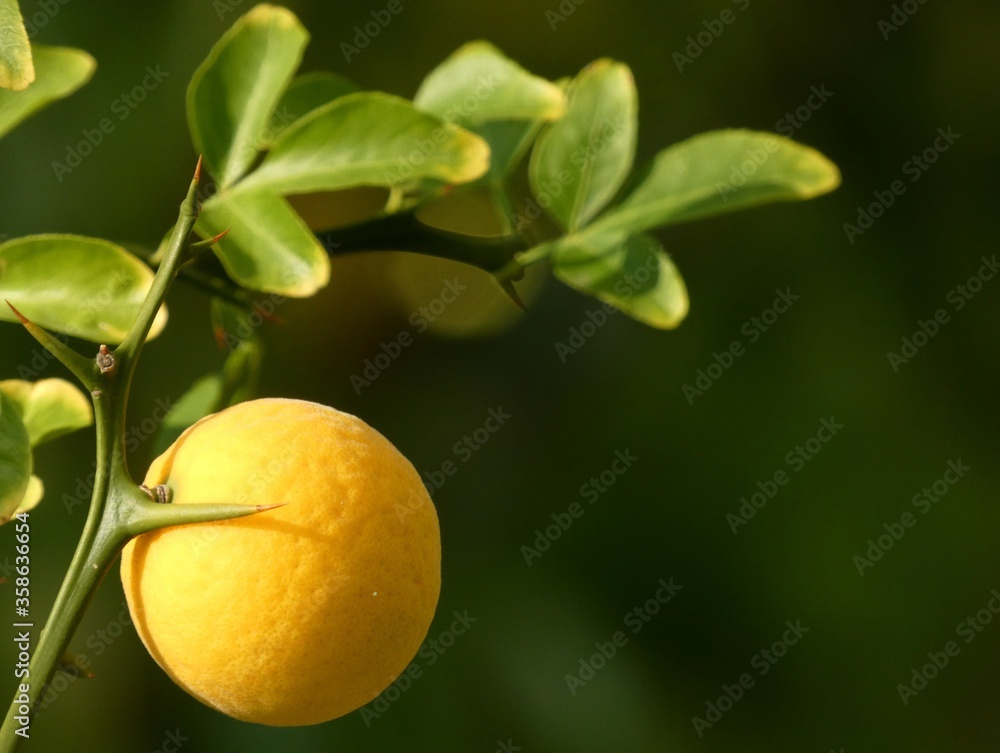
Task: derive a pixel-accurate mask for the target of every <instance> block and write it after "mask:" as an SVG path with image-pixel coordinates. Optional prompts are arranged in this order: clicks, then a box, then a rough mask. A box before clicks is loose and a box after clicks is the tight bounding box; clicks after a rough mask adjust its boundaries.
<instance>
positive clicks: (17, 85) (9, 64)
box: [0, 0, 35, 91]
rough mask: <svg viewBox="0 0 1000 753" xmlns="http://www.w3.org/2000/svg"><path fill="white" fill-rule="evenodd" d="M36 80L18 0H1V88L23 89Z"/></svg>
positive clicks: (29, 45)
mask: <svg viewBox="0 0 1000 753" xmlns="http://www.w3.org/2000/svg"><path fill="white" fill-rule="evenodd" d="M34 80H35V67H34V65H33V64H32V61H31V43H30V42H29V41H28V32H27V30H26V29H25V28H24V19H23V18H21V11H20V9H19V8H18V6H17V0H0V89H12V90H14V91H21V90H23V89H25V88H26V87H27V86H28V84H30V83H31V82H32V81H34Z"/></svg>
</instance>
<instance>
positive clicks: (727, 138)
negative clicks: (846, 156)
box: [592, 130, 840, 233]
mask: <svg viewBox="0 0 1000 753" xmlns="http://www.w3.org/2000/svg"><path fill="white" fill-rule="evenodd" d="M839 184H840V172H839V171H838V170H837V167H836V165H834V164H833V163H832V162H830V160H828V159H827V158H826V157H824V156H823V155H822V154H820V153H819V152H817V151H816V150H815V149H810V148H809V147H807V146H803V145H802V144H798V143H796V142H794V141H792V140H790V139H787V138H784V137H783V136H776V135H774V134H771V133H761V132H756V131H743V130H728V131H711V132H709V133H704V134H701V135H699V136H695V137H694V138H691V139H688V140H687V141H683V142H681V143H680V144H676V145H674V146H672V147H669V148H667V149H665V150H664V151H662V152H660V154H659V155H658V156H657V157H656V159H655V160H654V162H653V165H652V168H651V169H650V171H649V172H648V174H647V175H646V176H645V177H644V179H643V180H642V181H641V182H640V183H639V185H638V186H637V187H636V188H635V189H634V190H633V191H632V192H631V193H629V195H628V196H626V197H625V199H624V200H623V201H622V202H621V204H619V205H618V206H616V207H614V208H613V209H611V210H609V211H608V212H606V213H605V214H604V215H603V216H601V217H600V218H598V219H597V220H596V221H595V222H594V223H593V225H592V228H593V230H594V231H595V232H597V233H608V232H634V231H636V230H644V229H649V228H652V227H657V226H660V225H669V224H675V223H678V222H687V221H689V220H696V219H700V218H702V217H709V216H711V215H715V214H723V213H726V212H735V211H737V210H739V209H746V208H748V207H753V206H757V205H759V204H766V203H769V202H774V201H794V200H801V199H811V198H813V197H815V196H819V195H821V194H824V193H827V192H829V191H832V190H833V189H834V188H836V187H837V186H838V185H839Z"/></svg>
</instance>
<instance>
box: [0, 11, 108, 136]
mask: <svg viewBox="0 0 1000 753" xmlns="http://www.w3.org/2000/svg"><path fill="white" fill-rule="evenodd" d="M2 24H3V22H2V21H0V25H2ZM34 53H35V83H33V84H32V85H31V86H29V87H28V88H27V89H25V90H24V91H20V92H13V91H6V90H0V137H2V136H4V135H5V134H7V133H8V132H9V131H11V130H12V129H13V128H14V127H15V126H16V125H18V124H19V123H20V122H21V121H22V120H24V119H25V118H27V117H28V116H30V115H33V114H34V113H36V112H38V111H39V110H41V109H42V108H43V107H45V106H46V105H48V104H51V103H52V102H55V101H56V100H59V99H62V98H63V97H68V96H69V95H70V94H72V93H73V92H75V91H76V90H77V89H79V88H80V87H81V86H83V85H84V84H85V83H87V82H88V81H89V80H90V77H91V76H92V75H93V74H94V69H95V68H96V67H97V63H96V62H95V61H94V59H93V58H92V57H91V56H90V55H88V54H87V53H86V52H83V51H82V50H74V49H71V48H69V47H43V46H42V45H35V47H34Z"/></svg>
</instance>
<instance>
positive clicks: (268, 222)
mask: <svg viewBox="0 0 1000 753" xmlns="http://www.w3.org/2000/svg"><path fill="white" fill-rule="evenodd" d="M195 229H196V230H197V232H198V233H199V234H200V235H201V236H202V237H204V238H211V237H213V236H215V235H218V234H219V233H221V232H223V231H225V230H229V231H230V232H229V234H228V235H226V237H224V238H222V239H221V240H220V241H219V242H218V243H216V244H215V245H214V246H213V247H212V250H213V251H215V255H216V256H218V257H219V260H220V261H221V262H222V266H223V267H225V269H226V272H227V273H228V274H229V276H230V277H231V278H232V279H233V280H234V281H236V282H237V283H239V284H240V285H242V286H243V287H246V288H251V289H253V290H264V291H267V292H272V293H280V294H282V295H288V296H293V297H296V298H304V297H307V296H310V295H312V294H314V293H315V292H316V291H317V290H319V289H320V288H322V287H323V286H325V285H326V284H327V282H329V279H330V259H329V257H328V256H327V253H326V250H325V249H324V248H323V246H322V245H321V244H320V242H319V241H318V240H317V239H316V236H315V235H313V233H312V231H310V230H309V228H308V227H307V226H306V224H305V222H303V221H302V218H301V217H299V215H298V214H296V213H295V211H294V210H293V209H292V208H291V207H290V206H289V205H288V202H287V201H285V199H283V198H282V197H281V196H278V195H276V194H273V193H270V192H268V191H247V190H244V189H243V188H242V187H241V188H240V189H239V190H238V191H236V190H234V191H227V192H226V193H222V194H217V195H215V196H213V197H212V198H211V199H210V200H209V201H207V202H205V205H204V206H203V207H202V210H201V214H200V215H199V217H198V222H197V224H196V225H195Z"/></svg>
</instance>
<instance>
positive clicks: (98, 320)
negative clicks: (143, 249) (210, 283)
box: [0, 235, 167, 343]
mask: <svg viewBox="0 0 1000 753" xmlns="http://www.w3.org/2000/svg"><path fill="white" fill-rule="evenodd" d="M152 284H153V272H152V271H151V270H150V269H149V267H147V266H146V265H145V264H143V263H142V262H141V261H139V260H138V259H137V258H135V257H134V256H132V254H130V253H129V252H128V251H126V250H125V249H124V248H122V247H121V246H118V245H115V244H114V243H111V242H110V241H105V240H101V239H99V238H85V237H82V236H79V235H29V236H26V237H24V238H15V239H14V240H10V241H7V242H6V243H3V244H0V300H3V299H7V300H9V301H10V302H11V303H12V304H14V306H16V307H17V309H18V310H19V311H20V312H21V313H22V314H24V316H26V317H27V318H28V319H30V320H31V321H32V322H34V323H35V324H37V325H39V326H41V327H44V328H45V329H48V330H53V331H55V332H62V333H64V334H67V335H72V336H74V337H80V338H83V339H84V340H90V341H92V342H98V343H118V342H121V341H122V340H123V339H124V338H125V335H126V334H127V332H128V329H129V327H130V326H131V325H132V321H133V319H135V317H136V315H137V314H138V313H139V307H140V306H141V305H142V302H143V300H144V299H145V297H146V293H147V291H148V290H149V288H150V286H151V285H152ZM0 321H7V322H12V321H17V319H16V317H15V316H14V313H13V312H12V311H11V310H10V308H9V307H8V306H0ZM166 322H167V311H166V308H165V307H164V308H161V309H160V311H159V313H158V314H157V315H156V319H155V321H154V322H153V327H152V329H151V330H150V333H149V336H150V338H152V337H155V336H156V335H157V334H159V333H160V331H161V330H162V329H163V327H164V325H165V324H166Z"/></svg>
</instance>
